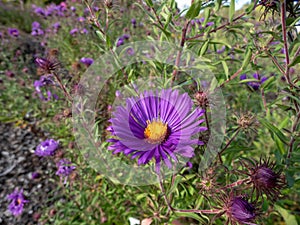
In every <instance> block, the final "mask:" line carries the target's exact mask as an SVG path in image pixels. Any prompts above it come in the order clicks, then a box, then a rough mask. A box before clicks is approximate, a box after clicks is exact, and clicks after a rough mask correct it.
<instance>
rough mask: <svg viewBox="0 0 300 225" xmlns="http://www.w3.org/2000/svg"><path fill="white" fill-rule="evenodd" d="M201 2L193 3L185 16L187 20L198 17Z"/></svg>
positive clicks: (198, 0)
mask: <svg viewBox="0 0 300 225" xmlns="http://www.w3.org/2000/svg"><path fill="white" fill-rule="evenodd" d="M201 5H202V2H201V1H200V0H197V1H195V2H194V3H193V4H192V5H191V6H190V8H189V10H188V11H187V13H186V14H185V17H186V18H187V19H194V18H195V17H196V16H198V15H199V13H200V9H201Z"/></svg>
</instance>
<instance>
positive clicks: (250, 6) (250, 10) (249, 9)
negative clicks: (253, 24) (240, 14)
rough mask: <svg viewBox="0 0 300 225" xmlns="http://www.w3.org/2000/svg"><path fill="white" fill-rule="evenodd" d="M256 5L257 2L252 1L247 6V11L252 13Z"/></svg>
mask: <svg viewBox="0 0 300 225" xmlns="http://www.w3.org/2000/svg"><path fill="white" fill-rule="evenodd" d="M254 6H255V4H254V2H252V3H251V4H250V5H249V6H248V7H247V9H246V13H247V14H250V13H251V12H252V11H253V9H254Z"/></svg>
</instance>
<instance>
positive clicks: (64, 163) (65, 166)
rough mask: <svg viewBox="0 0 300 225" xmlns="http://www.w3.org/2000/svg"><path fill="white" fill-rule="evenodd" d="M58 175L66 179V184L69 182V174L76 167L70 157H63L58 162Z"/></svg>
mask: <svg viewBox="0 0 300 225" xmlns="http://www.w3.org/2000/svg"><path fill="white" fill-rule="evenodd" d="M56 166H57V168H58V169H57V171H56V173H55V174H56V175H58V176H60V178H61V179H62V178H63V177H64V178H65V179H64V184H65V183H66V182H67V178H68V176H69V175H70V174H71V173H72V172H73V171H74V170H75V169H76V166H72V163H71V162H70V161H69V160H68V159H61V160H60V161H59V162H58V163H57V164H56Z"/></svg>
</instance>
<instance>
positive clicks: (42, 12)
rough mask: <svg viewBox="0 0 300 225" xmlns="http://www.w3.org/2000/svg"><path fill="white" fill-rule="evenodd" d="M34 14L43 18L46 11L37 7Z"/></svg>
mask: <svg viewBox="0 0 300 225" xmlns="http://www.w3.org/2000/svg"><path fill="white" fill-rule="evenodd" d="M34 13H35V14H38V15H41V16H45V14H46V13H45V10H44V9H43V8H41V7H35V8H34Z"/></svg>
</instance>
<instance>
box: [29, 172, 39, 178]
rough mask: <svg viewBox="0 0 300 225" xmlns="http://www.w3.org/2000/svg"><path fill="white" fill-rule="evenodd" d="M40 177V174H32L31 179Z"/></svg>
mask: <svg viewBox="0 0 300 225" xmlns="http://www.w3.org/2000/svg"><path fill="white" fill-rule="evenodd" d="M39 177H40V174H39V173H38V172H33V173H32V174H31V179H33V180H34V179H38V178H39Z"/></svg>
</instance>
